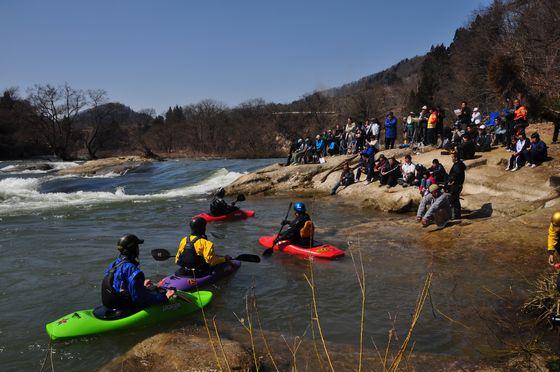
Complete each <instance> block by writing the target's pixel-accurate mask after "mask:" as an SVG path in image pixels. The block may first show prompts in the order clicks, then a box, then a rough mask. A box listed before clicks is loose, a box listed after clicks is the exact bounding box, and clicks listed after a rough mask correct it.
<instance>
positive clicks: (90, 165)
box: [58, 156, 152, 176]
mask: <svg viewBox="0 0 560 372" xmlns="http://www.w3.org/2000/svg"><path fill="white" fill-rule="evenodd" d="M151 162H152V160H151V159H148V158H144V157H141V156H119V157H113V158H105V159H98V160H90V161H87V162H85V163H83V164H81V165H79V166H76V167H72V168H66V169H62V170H61V171H59V172H58V174H59V175H76V176H94V175H104V174H108V173H117V174H123V173H125V172H127V171H129V170H131V169H135V168H138V167H140V166H142V165H146V164H149V163H151Z"/></svg>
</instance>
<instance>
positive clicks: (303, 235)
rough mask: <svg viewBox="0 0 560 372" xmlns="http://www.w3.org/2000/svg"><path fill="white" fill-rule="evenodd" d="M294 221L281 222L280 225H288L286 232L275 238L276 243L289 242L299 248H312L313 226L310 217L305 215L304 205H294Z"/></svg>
mask: <svg viewBox="0 0 560 372" xmlns="http://www.w3.org/2000/svg"><path fill="white" fill-rule="evenodd" d="M294 212H295V219H294V220H293V221H287V220H284V221H282V225H289V226H290V227H289V228H288V230H286V231H284V232H283V233H282V234H280V236H278V237H277V238H276V241H277V242H278V241H286V240H287V241H289V242H290V243H292V244H295V245H298V246H301V247H311V246H313V233H314V226H313V222H312V221H311V217H309V215H308V214H307V209H306V207H305V204H303V203H302V202H297V203H295V204H294Z"/></svg>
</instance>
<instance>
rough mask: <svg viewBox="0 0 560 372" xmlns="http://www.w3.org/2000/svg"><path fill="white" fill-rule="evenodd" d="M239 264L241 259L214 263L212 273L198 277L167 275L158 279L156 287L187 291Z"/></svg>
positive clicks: (209, 281)
mask: <svg viewBox="0 0 560 372" xmlns="http://www.w3.org/2000/svg"><path fill="white" fill-rule="evenodd" d="M240 266H241V261H236V260H231V261H229V262H224V263H222V264H219V265H216V266H215V267H214V269H213V270H212V273H210V274H209V275H206V276H201V277H200V278H194V277H185V276H177V275H169V276H166V277H165V278H163V279H162V280H160V282H159V283H158V287H161V288H176V289H178V290H181V291H189V290H192V289H196V288H200V287H202V286H205V285H209V284H213V283H216V282H217V281H219V280H220V279H223V278H225V277H227V276H229V275H231V274H233V273H235V272H236V271H237V269H239V267H240Z"/></svg>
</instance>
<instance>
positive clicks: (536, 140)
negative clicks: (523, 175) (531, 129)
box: [526, 132, 548, 168]
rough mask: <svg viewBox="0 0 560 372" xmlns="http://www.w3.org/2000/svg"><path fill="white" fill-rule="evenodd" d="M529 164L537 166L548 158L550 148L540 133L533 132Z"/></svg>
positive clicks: (533, 166) (529, 150)
mask: <svg viewBox="0 0 560 372" xmlns="http://www.w3.org/2000/svg"><path fill="white" fill-rule="evenodd" d="M527 152H528V154H527V156H526V158H527V159H528V163H527V166H530V167H531V168H535V167H536V166H537V165H541V163H542V162H543V161H545V160H546V158H548V149H547V148H546V144H545V143H544V142H543V141H542V140H541V137H540V136H539V134H538V133H536V132H535V133H533V134H531V147H529V149H528V150H527Z"/></svg>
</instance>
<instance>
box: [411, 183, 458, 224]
mask: <svg viewBox="0 0 560 372" xmlns="http://www.w3.org/2000/svg"><path fill="white" fill-rule="evenodd" d="M428 190H429V193H427V194H426V195H424V197H423V198H422V201H421V202H420V205H419V206H418V212H417V213H416V221H417V222H421V223H422V225H423V226H428V225H429V224H430V223H431V222H435V223H436V225H438V226H439V227H444V226H445V225H446V224H447V222H448V221H449V219H450V218H451V204H450V202H449V196H448V195H447V194H446V193H444V192H442V191H441V189H440V187H439V186H438V185H435V184H434V185H430V187H429V188H428Z"/></svg>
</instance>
